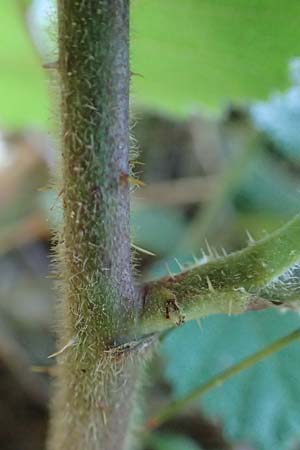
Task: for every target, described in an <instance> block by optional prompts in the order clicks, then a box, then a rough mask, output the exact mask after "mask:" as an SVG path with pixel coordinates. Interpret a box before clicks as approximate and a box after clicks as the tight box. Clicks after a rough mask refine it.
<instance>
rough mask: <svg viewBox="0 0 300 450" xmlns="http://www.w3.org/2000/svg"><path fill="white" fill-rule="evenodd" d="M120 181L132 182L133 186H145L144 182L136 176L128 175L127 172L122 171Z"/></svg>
mask: <svg viewBox="0 0 300 450" xmlns="http://www.w3.org/2000/svg"><path fill="white" fill-rule="evenodd" d="M120 181H122V182H126V183H127V182H129V183H130V184H133V185H134V186H145V183H144V182H143V181H141V180H138V179H137V178H134V177H131V176H130V175H128V173H124V172H122V173H121V175H120Z"/></svg>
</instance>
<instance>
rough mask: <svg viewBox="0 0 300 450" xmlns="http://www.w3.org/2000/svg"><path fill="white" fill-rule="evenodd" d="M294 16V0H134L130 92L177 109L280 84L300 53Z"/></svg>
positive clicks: (256, 94)
mask: <svg viewBox="0 0 300 450" xmlns="http://www.w3.org/2000/svg"><path fill="white" fill-rule="evenodd" d="M299 16H300V3H299V1H298V0H290V1H289V2H288V4H286V3H285V2H282V0H254V1H251V2H246V1H244V0H223V1H216V0H185V1H182V0H164V1H161V0H136V1H135V2H134V3H133V11H132V63H133V71H134V72H138V73H140V74H142V75H143V77H134V83H133V93H134V96H135V97H136V98H137V99H138V101H139V102H140V103H142V104H144V105H147V106H152V107H156V108H161V109H165V110H167V111H171V112H176V113H181V114H182V113H186V112H187V111H189V110H191V108H193V107H194V106H195V105H204V106H207V107H210V108H216V107H219V105H220V104H222V103H224V102H228V101H229V100H234V101H236V100H247V99H251V98H264V97H266V96H267V95H268V94H269V93H270V92H271V91H273V90H274V89H283V88H285V87H286V86H287V84H288V77H287V65H288V62H289V61H290V60H291V58H294V57H295V56H298V55H300V31H299V20H298V18H299Z"/></svg>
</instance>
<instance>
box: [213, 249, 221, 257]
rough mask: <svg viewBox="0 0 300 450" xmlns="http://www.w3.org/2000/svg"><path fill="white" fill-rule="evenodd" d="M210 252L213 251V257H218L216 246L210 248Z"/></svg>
mask: <svg viewBox="0 0 300 450" xmlns="http://www.w3.org/2000/svg"><path fill="white" fill-rule="evenodd" d="M212 252H213V255H214V257H215V259H218V258H220V255H219V253H218V250H217V249H216V248H212Z"/></svg>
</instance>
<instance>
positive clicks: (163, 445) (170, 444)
mask: <svg viewBox="0 0 300 450" xmlns="http://www.w3.org/2000/svg"><path fill="white" fill-rule="evenodd" d="M149 440H150V442H149V444H150V446H151V448H153V450H201V449H200V447H199V446H198V445H197V444H196V443H194V442H193V440H192V439H189V438H187V437H183V436H179V435H176V436H175V435H172V434H158V433H155V434H153V435H152V436H151V438H150V439H149Z"/></svg>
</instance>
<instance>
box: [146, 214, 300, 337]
mask: <svg viewBox="0 0 300 450" xmlns="http://www.w3.org/2000/svg"><path fill="white" fill-rule="evenodd" d="M299 236H300V215H297V216H295V217H294V218H293V219H292V220H291V221H290V222H288V223H287V224H286V225H284V226H283V227H282V228H280V229H279V230H277V231H275V232H274V233H272V234H270V235H269V236H268V237H266V238H264V239H262V240H260V241H257V242H255V243H251V244H250V245H249V246H248V247H247V248H245V249H243V250H241V251H238V252H236V253H232V254H231V255H228V256H225V257H220V258H217V259H215V260H213V261H210V262H207V263H206V264H200V265H195V266H193V267H191V268H190V269H188V270H185V271H183V272H182V273H179V274H178V275H175V276H169V277H164V278H162V279H159V280H155V281H153V282H150V283H147V284H146V285H145V286H144V306H143V311H142V314H141V319H140V329H141V333H144V334H145V333H153V332H155V331H163V330H165V329H167V328H170V327H172V326H174V325H179V324H181V323H182V322H184V321H185V320H192V319H197V318H201V317H204V316H207V315H210V314H222V313H223V314H224V313H225V314H229V315H230V314H240V313H243V312H246V311H249V310H253V309H262V308H264V307H265V308H266V307H270V306H272V302H271V301H270V300H266V299H264V298H263V297H262V298H261V296H260V292H262V291H263V290H266V286H267V285H268V284H269V283H271V282H272V281H273V280H276V279H277V277H278V276H280V275H282V274H284V273H285V272H286V271H288V270H289V269H290V268H291V267H292V266H293V265H294V264H295V263H297V262H298V261H299V260H300V239H299ZM286 283H287V284H288V283H289V280H288V277H287V280H286ZM294 288H295V287H294ZM277 300H278V302H277V303H279V304H280V298H279V299H277ZM293 300H294V299H293ZM285 305H287V306H288V299H287V302H286V303H285Z"/></svg>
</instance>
